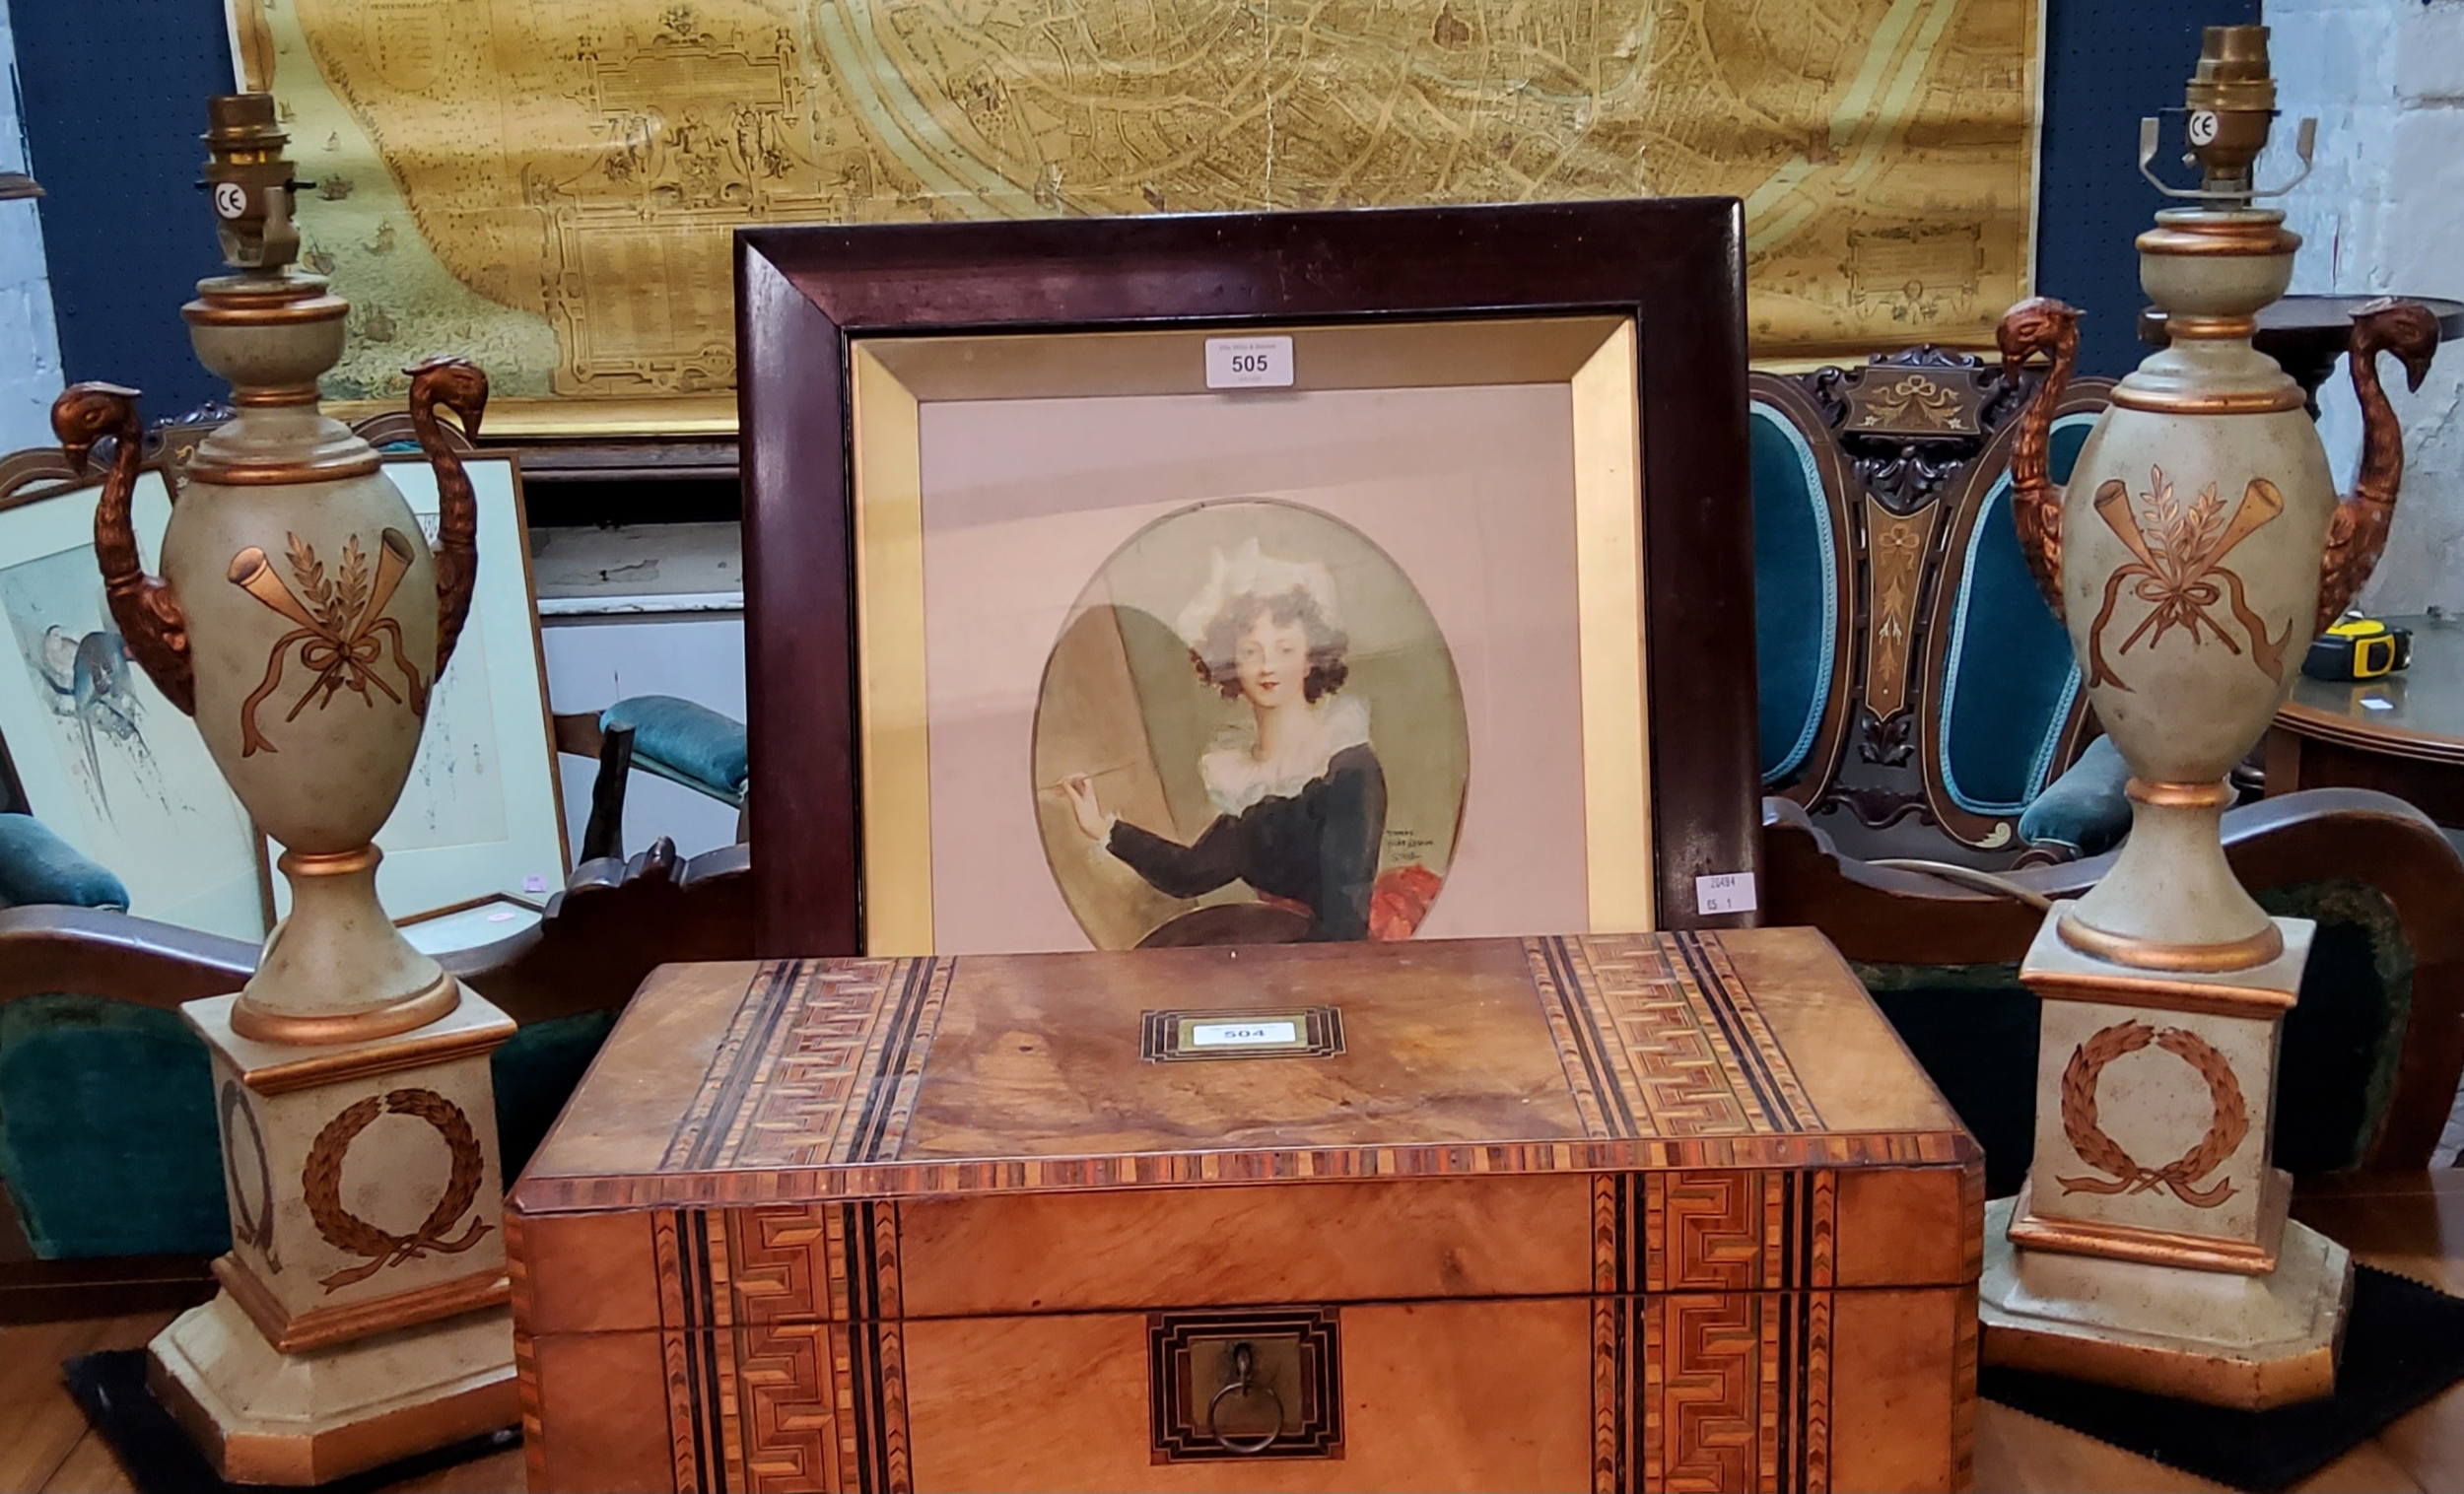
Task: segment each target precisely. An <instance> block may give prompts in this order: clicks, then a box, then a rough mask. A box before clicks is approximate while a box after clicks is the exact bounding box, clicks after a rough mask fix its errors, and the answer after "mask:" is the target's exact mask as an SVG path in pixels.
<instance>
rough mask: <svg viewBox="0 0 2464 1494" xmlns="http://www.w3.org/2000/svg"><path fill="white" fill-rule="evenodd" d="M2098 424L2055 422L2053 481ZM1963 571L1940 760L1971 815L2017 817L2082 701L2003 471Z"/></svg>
mask: <svg viewBox="0 0 2464 1494" xmlns="http://www.w3.org/2000/svg"><path fill="white" fill-rule="evenodd" d="M2097 419H2098V417H2097V416H2095V415H2092V414H2081V415H2066V416H2064V417H2063V418H2062V419H2060V420H2057V421H2055V422H2054V425H2053V438H2052V441H2051V446H2050V449H2049V451H2048V461H2049V465H2050V467H2051V469H2052V473H2053V479H2054V481H2055V482H2065V481H2068V480H2069V478H2070V475H2071V464H2072V463H2073V462H2074V461H2076V460H2077V459H2078V457H2079V448H2080V447H2081V446H2082V445H2083V444H2085V443H2086V442H2087V440H2088V432H2089V431H2090V430H2092V429H2094V427H2095V424H2096V421H2097ZM1948 563H1949V564H1950V565H1951V566H1954V567H1956V568H1957V570H1956V575H1957V577H1958V579H1957V586H1958V590H1957V593H1956V595H1955V598H1954V601H1953V605H1952V609H1951V617H1952V618H1953V620H1954V621H1953V622H1952V625H1951V655H1950V659H1949V662H1948V664H1947V666H1946V667H1945V668H1944V670H1943V693H1942V694H1943V698H1942V703H1941V708H1940V709H1941V712H1942V716H1941V732H1940V736H1939V737H1938V741H1939V743H1940V752H1941V759H1940V762H1939V763H1938V764H1937V767H1938V768H1939V770H1940V772H1941V775H1942V781H1943V785H1944V787H1945V788H1947V789H1948V790H1949V791H1950V794H1951V801H1952V802H1953V803H1955V804H1957V805H1958V806H1959V807H1960V808H1961V809H1964V810H1966V811H1968V812H1969V813H1970V814H1981V815H2010V814H2018V813H2019V811H2021V810H2022V809H2025V808H2026V807H2027V804H2028V802H2029V801H2030V800H2031V799H2033V798H2035V797H2036V795H2037V794H2038V793H2040V792H2042V791H2043V789H2044V786H2045V781H2046V780H2048V779H2050V778H2051V777H2052V776H2053V769H2054V762H2053V755H2054V753H2055V751H2056V750H2057V749H2058V748H2059V747H2060V746H2061V737H2062V725H2063V722H2064V721H2065V720H2066V719H2067V718H2068V717H2069V715H2070V713H2071V706H2072V703H2073V702H2074V701H2075V700H2076V699H2077V698H2078V696H2079V666H2078V665H2077V664H2076V663H2075V662H2073V660H2072V658H2071V640H2070V635H2069V634H2068V633H2067V632H2065V631H2064V630H2063V627H2062V625H2061V623H2059V622H2057V621H2055V619H2054V616H2053V610H2052V609H2051V608H2049V607H2047V606H2046V605H2045V602H2044V597H2043V596H2042V595H2041V594H2040V593H2039V592H2038V591H2037V589H2036V578H2035V577H2034V576H2033V575H2031V574H2030V573H2029V571H2028V569H2027V561H2026V558H2025V557H2024V556H2023V555H2021V554H2020V551H2019V530H2018V528H2017V527H2016V526H2015V525H2014V524H2013V522H2012V519H2011V477H2010V474H2009V473H2008V472H2007V471H2006V472H2005V473H2004V474H2003V475H2002V477H2001V479H2000V480H1999V481H1997V482H1996V483H1995V484H1994V486H1993V490H1992V491H1991V492H1990V493H1988V494H1987V495H1986V497H1985V504H1984V508H1983V509H1982V510H1981V511H1980V512H1979V513H1978V515H1977V518H1976V523H1975V525H1974V526H1973V527H1972V528H1971V529H1970V530H1969V541H1968V546H1967V553H1966V554H1964V555H1954V556H1951V557H1950V559H1949V562H1948Z"/></svg>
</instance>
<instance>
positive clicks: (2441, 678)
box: [2276, 616, 2464, 764]
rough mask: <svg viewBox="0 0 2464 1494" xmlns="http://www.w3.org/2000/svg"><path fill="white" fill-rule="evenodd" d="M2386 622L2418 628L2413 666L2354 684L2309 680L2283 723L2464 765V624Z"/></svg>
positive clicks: (2416, 619)
mask: <svg viewBox="0 0 2464 1494" xmlns="http://www.w3.org/2000/svg"><path fill="white" fill-rule="evenodd" d="M2381 621H2384V622H2387V623H2392V624H2397V625H2400V626H2403V627H2406V628H2410V629H2412V630H2413V663H2412V666H2411V667H2410V668H2407V669H2405V670H2403V671H2401V672H2399V673H2396V674H2382V675H2380V676H2379V677H2378V678H2376V679H2374V680H2358V681H2355V682H2354V683H2352V684H2335V683H2331V682H2329V681H2327V680H2314V679H2312V678H2310V677H2309V676H2308V675H2306V674H2305V675H2302V676H2301V677H2300V679H2299V680H2298V681H2297V682H2296V683H2295V684H2294V685H2293V698H2292V699H2291V700H2289V701H2287V702H2286V703H2285V706H2284V709H2283V710H2281V711H2279V712H2278V713H2276V724H2277V725H2279V726H2282V727H2284V728H2285V729H2287V730H2288V731H2293V732H2297V733H2299V734H2300V735H2302V736H2306V737H2314V738H2317V739H2318V740H2320V741H2327V742H2338V743H2342V744H2344V745H2346V746H2349V747H2358V748H2361V750H2363V751H2366V752H2376V753H2383V754H2385V755H2387V756H2389V757H2402V758H2416V759H2419V760H2421V761H2423V762H2430V763H2456V764H2464V618H2453V617H2436V618H2433V617H2423V616H2406V617H2390V618H2384V619H2381Z"/></svg>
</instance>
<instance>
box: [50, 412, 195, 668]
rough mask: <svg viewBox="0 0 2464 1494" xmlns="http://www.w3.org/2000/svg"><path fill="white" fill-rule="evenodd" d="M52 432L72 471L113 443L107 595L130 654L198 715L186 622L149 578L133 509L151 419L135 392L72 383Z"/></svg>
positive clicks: (97, 518) (100, 506)
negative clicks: (98, 447)
mask: <svg viewBox="0 0 2464 1494" xmlns="http://www.w3.org/2000/svg"><path fill="white" fill-rule="evenodd" d="M51 430H52V433H53V434H54V435H56V436H58V437H59V439H60V448H61V450H63V451H64V452H66V453H67V454H68V459H69V462H70V464H71V465H73V466H75V467H76V468H78V469H79V470H80V471H83V470H84V469H85V466H86V458H87V457H88V456H89V455H91V454H92V453H93V451H94V447H95V443H96V442H97V441H101V440H102V439H103V437H105V436H108V437H110V438H111V439H112V441H113V443H114V444H113V448H112V451H111V466H110V470H109V471H107V472H105V473H104V474H103V497H102V499H101V500H100V501H99V502H97V503H96V505H95V510H94V553H95V561H96V564H97V565H99V566H100V567H101V568H102V571H103V594H104V597H105V599H106V600H107V602H108V603H109V606H110V609H111V619H112V621H113V622H116V623H117V624H119V630H120V638H121V639H122V640H123V641H124V642H125V643H126V645H127V647H128V653H129V656H130V657H131V658H134V659H135V660H136V661H137V664H138V667H140V668H142V669H144V670H145V672H146V673H147V675H148V676H150V677H151V678H152V679H153V681H154V684H155V688H156V689H158V690H161V691H162V692H163V698H164V699H165V700H168V701H170V702H171V704H172V705H173V706H176V707H177V708H179V711H180V713H181V714H183V715H195V714H196V713H197V677H196V671H195V669H194V668H193V666H192V665H191V662H190V659H189V655H188V619H187V616H186V615H185V614H184V613H182V612H181V611H180V609H179V601H178V599H177V598H176V597H174V596H173V595H172V594H171V587H170V586H169V585H168V584H166V583H165V582H164V581H163V580H162V579H161V578H160V577H152V576H148V575H146V568H145V562H144V560H143V559H142V558H141V557H140V556H139V555H138V553H137V533H136V529H135V527H134V526H133V525H132V524H131V522H130V516H129V504H130V500H131V498H132V497H133V496H134V495H135V493H136V491H137V474H138V472H139V471H140V470H141V469H142V468H143V467H144V465H145V444H146V428H145V421H144V419H143V418H142V417H140V416H139V415H138V413H137V391H136V390H134V389H125V388H122V387H120V386H119V385H118V384H106V383H81V384H72V385H70V386H69V387H68V388H66V389H64V390H62V391H61V393H60V397H59V398H57V399H55V400H53V401H52V402H51Z"/></svg>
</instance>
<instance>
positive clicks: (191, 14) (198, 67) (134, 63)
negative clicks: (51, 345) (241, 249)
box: [9, 0, 232, 419]
mask: <svg viewBox="0 0 2464 1494" xmlns="http://www.w3.org/2000/svg"><path fill="white" fill-rule="evenodd" d="M9 19H10V22H11V24H12V25H13V26H14V27H15V29H16V32H17V73H18V80H19V90H20V93H21V95H22V97H23V99H24V101H25V108H26V140H27V154H28V155H29V156H30V157H31V158H32V160H33V169H34V179H35V180H37V181H39V182H41V183H42V186H43V192H44V196H43V199H42V204H41V209H42V243H43V253H44V256H45V257H46V258H47V259H48V260H49V261H50V269H51V300H52V306H53V307H54V309H55V310H56V312H57V314H58V318H59V326H60V365H61V369H62V372H63V373H65V374H67V376H68V378H69V379H70V380H71V381H72V382H73V381H75V380H78V379H87V378H107V379H111V380H113V381H114V382H118V383H126V384H134V385H135V386H137V387H138V388H140V389H142V390H144V391H145V411H146V414H147V415H148V416H149V417H152V418H155V419H161V418H163V417H166V416H172V415H177V414H179V413H181V412H183V411H185V410H189V409H192V408H194V407H195V406H197V405H200V404H203V403H204V402H205V401H207V400H209V399H214V398H216V397H218V396H221V395H222V394H224V393H225V392H227V391H226V386H225V385H224V384H223V383H222V381H221V380H219V379H217V378H215V377H214V376H213V375H212V374H208V373H206V372H205V370H204V369H202V368H199V367H198V366H197V360H196V358H195V356H194V355H193V354H191V353H190V352H189V350H188V329H187V324H186V323H184V322H182V321H181V320H180V319H179V307H180V306H181V305H182V304H183V303H185V302H186V301H188V300H189V299H190V298H192V297H193V296H194V295H195V294H196V284H197V282H198V281H199V280H202V279H204V278H205V277H206V276H208V275H211V274H214V273H215V272H216V271H217V270H218V269H219V268H220V266H221V264H222V259H221V255H220V252H219V251H218V250H217V249H216V247H215V244H214V220H213V215H212V213H211V212H210V211H209V210H208V209H207V207H206V202H205V194H204V193H202V192H200V191H198V190H197V189H196V187H195V186H194V185H193V183H194V182H195V181H196V180H197V178H198V176H199V175H200V174H201V173H202V168H203V167H204V164H205V146H204V144H203V142H202V141H200V140H199V138H198V137H199V136H201V135H203V134H204V133H205V101H206V97H207V96H208V95H210V94H227V93H229V92H231V88H232V82H231V80H232V70H231V42H230V37H229V34H228V33H227V32H226V30H225V28H224V24H223V7H222V4H221V0H10V4H9Z"/></svg>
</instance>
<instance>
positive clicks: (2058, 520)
mask: <svg viewBox="0 0 2464 1494" xmlns="http://www.w3.org/2000/svg"><path fill="white" fill-rule="evenodd" d="M1994 342H1995V344H1996V345H1997V346H1999V347H2000V348H2001V349H2002V376H2003V379H2004V381H2006V382H2009V383H2017V382H2019V378H2020V376H2021V374H2022V371H2023V370H2024V369H2025V368H2026V367H2027V365H2028V364H2029V363H2030V362H2031V361H2032V360H2034V359H2035V358H2036V356H2037V355H2038V354H2043V355H2045V356H2046V357H2048V358H2049V359H2050V360H2051V361H2052V366H2051V367H2050V368H2048V369H2047V370H2046V371H2045V375H2044V378H2043V380H2042V381H2041V382H2039V383H2038V384H2037V385H2036V392H2035V394H2034V395H2032V396H2030V398H2029V399H2028V401H2027V408H2025V409H2024V410H2021V411H2020V412H2019V439H2018V441H2017V442H2016V443H2015V444H2014V445H2013V446H2012V448H2011V521H2012V523H2013V524H2014V525H2015V526H2016V527H2017V528H2018V529H2019V553H2020V554H2022V555H2024V556H2026V557H2027V569H2028V571H2029V572H2030V573H2031V574H2032V575H2034V576H2035V577H2036V589H2037V590H2039V591H2041V592H2043V593H2044V597H2045V605H2046V606H2048V607H2051V608H2052V609H2053V615H2054V617H2055V619H2056V620H2057V621H2058V620H2060V619H2061V617H2062V615H2063V611H2062V490H2061V488H2060V487H2058V486H2056V485H2055V483H2054V481H2053V476H2052V472H2051V468H2050V466H2049V461H2048V452H2049V450H2050V446H2051V441H2052V435H2053V412H2054V411H2055V409H2057V408H2058V407H2059V406H2060V405H2061V403H2062V393H2063V390H2064V389H2065V388H2067V387H2068V386H2069V384H2070V381H2071V371H2072V370H2073V369H2074V368H2075V367H2077V366H2078V363H2079V312H2078V311H2077V310H2075V309H2073V308H2072V307H2070V306H2065V305H2064V304H2062V303H2061V302H2059V301H2056V300H2054V299H2053V298H2052V297H2050V296H2031V297H2029V298H2028V299H2027V300H2025V301H2022V302H2020V303H2019V305H2018V306H2013V307H2012V308H2011V309H2010V310H2009V311H2007V312H2005V313H2003V317H2002V325H2001V326H1999V327H1997V328H1996V329H1995V331H1994Z"/></svg>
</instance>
